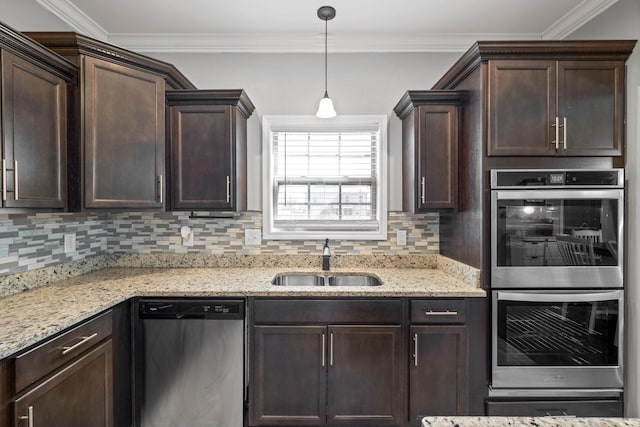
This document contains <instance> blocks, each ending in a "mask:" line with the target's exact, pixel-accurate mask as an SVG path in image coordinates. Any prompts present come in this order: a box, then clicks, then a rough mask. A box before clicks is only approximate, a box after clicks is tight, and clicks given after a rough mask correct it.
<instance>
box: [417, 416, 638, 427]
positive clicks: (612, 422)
mask: <svg viewBox="0 0 640 427" xmlns="http://www.w3.org/2000/svg"><path fill="white" fill-rule="evenodd" d="M454 426H455V427H628V426H632V427H639V426H640V418H580V417H578V418H576V417H426V418H423V419H422V427H454Z"/></svg>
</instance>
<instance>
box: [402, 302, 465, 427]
mask: <svg viewBox="0 0 640 427" xmlns="http://www.w3.org/2000/svg"><path fill="white" fill-rule="evenodd" d="M465 314H466V302H465V301H464V300H446V299H436V300H412V301H411V322H412V325H411V327H410V336H411V348H412V354H411V357H410V359H411V360H410V364H409V421H410V423H411V425H416V426H419V425H420V421H421V420H422V418H423V417H425V416H436V415H449V416H453V415H467V412H468V409H467V408H468V377H469V371H468V344H467V326H466V325H465V324H464V322H465V318H466V316H465Z"/></svg>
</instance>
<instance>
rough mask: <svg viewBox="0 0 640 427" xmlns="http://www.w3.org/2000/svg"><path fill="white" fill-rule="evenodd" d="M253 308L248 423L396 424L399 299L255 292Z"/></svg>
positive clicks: (401, 366) (399, 413)
mask: <svg viewBox="0 0 640 427" xmlns="http://www.w3.org/2000/svg"><path fill="white" fill-rule="evenodd" d="M253 313H254V314H253V321H254V325H253V326H252V327H251V329H250V340H251V343H252V344H253V345H252V344H251V343H250V346H252V348H253V351H252V352H251V358H250V374H249V378H250V389H251V390H252V392H251V393H252V398H251V399H250V403H249V425H251V426H260V425H280V426H281V425H295V426H299V425H316V426H318V425H356V424H357V425H362V426H365V425H384V426H393V425H402V419H403V414H404V411H403V409H402V408H403V404H404V403H403V402H404V401H405V399H404V394H405V392H404V384H405V382H404V381H403V379H402V378H403V375H404V372H405V366H406V365H405V363H404V362H403V354H404V353H403V351H402V345H401V341H402V326H401V324H402V320H401V317H402V302H401V300H391V301H382V300H376V301H373V300H303V299H301V300H269V299H259V300H256V301H255V302H254V305H253ZM295 319H297V320H295Z"/></svg>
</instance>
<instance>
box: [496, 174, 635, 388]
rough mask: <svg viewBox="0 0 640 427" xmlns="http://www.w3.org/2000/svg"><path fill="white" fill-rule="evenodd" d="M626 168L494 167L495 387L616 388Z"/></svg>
mask: <svg viewBox="0 0 640 427" xmlns="http://www.w3.org/2000/svg"><path fill="white" fill-rule="evenodd" d="M623 213H624V175H623V171H622V170H621V169H608V170H493V171H491V294H492V342H491V345H492V374H491V376H492V385H491V394H492V395H494V396H535V395H539V396H540V395H546V396H553V395H558V396H560V395H563V393H564V394H565V395H602V396H605V395H616V394H617V395H619V394H620V393H621V391H622V387H623V338H624V333H623V332H624V331H623V328H624V287H623V250H624V241H623V225H624V220H623Z"/></svg>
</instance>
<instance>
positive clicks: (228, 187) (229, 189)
mask: <svg viewBox="0 0 640 427" xmlns="http://www.w3.org/2000/svg"><path fill="white" fill-rule="evenodd" d="M227 203H231V177H230V176H229V175H227Z"/></svg>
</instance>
